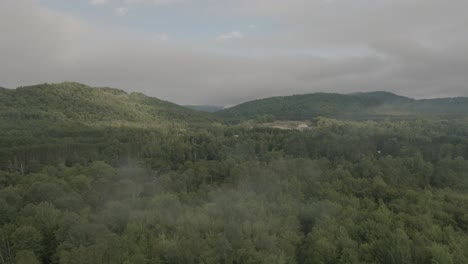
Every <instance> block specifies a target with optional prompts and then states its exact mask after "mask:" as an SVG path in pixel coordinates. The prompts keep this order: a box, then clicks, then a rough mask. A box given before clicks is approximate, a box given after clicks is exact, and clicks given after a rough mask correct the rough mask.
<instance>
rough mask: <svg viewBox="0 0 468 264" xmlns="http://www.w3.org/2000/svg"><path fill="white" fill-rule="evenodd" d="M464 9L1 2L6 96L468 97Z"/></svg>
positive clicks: (446, 4) (426, 0) (362, 0)
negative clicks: (29, 91) (108, 90)
mask: <svg viewBox="0 0 468 264" xmlns="http://www.w3.org/2000/svg"><path fill="white" fill-rule="evenodd" d="M467 14H468V1H466V0H450V1H447V0H0V86H2V87H7V88H15V87H18V86H26V85H32V84H38V83H45V82H47V83H55V82H63V81H74V82H80V83H84V84H87V85H90V86H95V87H104V86H105V87H114V88H120V89H123V90H125V91H128V92H143V93H145V94H147V95H150V96H154V97H158V98H161V99H165V100H169V101H173V102H176V103H179V104H210V105H234V104H237V103H240V102H244V101H248V100H252V99H256V98H264V97H271V96H282V95H292V94H302V93H313V92H338V93H352V92H358V91H360V92H365V91H389V92H394V93H397V94H400V95H405V96H410V97H414V98H434V97H453V96H468V34H467V33H466V32H467V29H468V15H467Z"/></svg>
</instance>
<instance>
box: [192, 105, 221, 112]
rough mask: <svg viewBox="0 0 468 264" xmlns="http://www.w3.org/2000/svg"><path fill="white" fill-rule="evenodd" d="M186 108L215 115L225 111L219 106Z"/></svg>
mask: <svg viewBox="0 0 468 264" xmlns="http://www.w3.org/2000/svg"><path fill="white" fill-rule="evenodd" d="M184 106H185V107H187V108H190V109H193V110H197V111H202V112H208V113H214V112H217V111H220V110H221V109H223V107H222V106H217V105H184Z"/></svg>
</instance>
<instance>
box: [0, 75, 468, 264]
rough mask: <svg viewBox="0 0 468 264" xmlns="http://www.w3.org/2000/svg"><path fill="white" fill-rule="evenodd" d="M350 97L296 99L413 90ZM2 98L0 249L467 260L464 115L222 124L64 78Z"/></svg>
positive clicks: (370, 99)
mask: <svg viewBox="0 0 468 264" xmlns="http://www.w3.org/2000/svg"><path fill="white" fill-rule="evenodd" d="M72 96H74V97H73V98H72ZM351 97H352V98H354V99H352V100H351V103H348V102H347V101H348V99H349V96H337V95H326V94H322V95H311V96H310V98H306V97H304V98H306V99H307V100H305V101H304V104H308V103H307V102H308V100H309V99H313V100H319V101H320V102H322V103H320V104H318V105H317V106H313V107H315V108H314V109H315V110H316V111H318V113H319V112H320V111H322V110H323V109H322V108H324V109H326V110H327V111H328V112H327V113H330V115H335V114H336V113H338V112H337V111H341V110H340V109H341V106H342V105H343V108H344V109H348V110H353V111H355V112H354V114H355V115H356V116H358V117H359V118H355V119H368V118H369V115H367V114H363V115H361V113H362V112H360V111H361V110H359V109H363V110H362V111H367V110H368V108H369V107H377V106H378V107H381V106H382V104H403V105H404V104H412V103H414V101H413V100H410V99H407V98H402V97H398V96H395V95H392V94H388V93H381V92H379V93H365V94H355V95H352V96H351ZM295 98H296V97H295ZM301 98H302V97H301V96H298V97H297V98H296V99H297V100H301ZM296 99H295V100H296ZM275 100H278V103H279V105H278V106H279V107H282V105H288V104H292V102H289V101H288V100H289V99H288V98H283V99H275ZM0 102H1V103H0V113H1V115H0V118H1V120H2V123H0V127H1V128H2V129H1V130H0V135H1V137H0V263H1V264H12V263H30V264H34V263H70V264H80V263H83V264H84V263H86V264H88V263H109V264H110V263H112V264H114V263H115V264H119V263H121V264H133V263H135V264H136V263H206V264H209V263H232V264H234V263H238V264H240V263H288V264H292V263H324V264H325V263H327V264H328V263H330V264H335V263H369V264H371V263H468V253H467V250H466V249H467V248H468V235H467V234H468V213H467V212H468V176H467V171H468V122H467V120H463V119H449V120H446V119H438V118H431V119H420V118H415V119H400V120H396V119H387V120H380V119H376V120H374V121H344V120H338V119H331V118H313V119H311V120H310V124H311V128H310V129H307V130H304V131H297V130H281V129H275V128H269V127H265V126H258V125H257V124H256V122H257V121H258V122H260V121H261V122H271V121H274V120H275V119H276V118H277V117H275V116H272V115H268V114H267V115H265V116H263V117H258V118H257V121H255V122H253V121H248V122H243V123H241V124H239V125H220V124H218V123H215V122H213V120H214V118H212V117H208V118H207V117H206V115H205V114H201V113H198V112H195V111H191V110H188V109H184V108H181V107H179V106H176V105H173V104H170V103H167V102H163V101H159V100H157V99H153V98H149V97H146V96H144V95H141V94H131V95H128V94H126V93H124V92H122V91H119V90H115V89H110V88H99V89H92V88H89V87H85V86H82V85H79V84H71V83H65V84H60V85H42V86H36V87H27V88H20V89H18V90H16V91H12V90H6V89H0ZM426 103H427V102H426ZM441 104H443V103H441ZM268 107H272V106H271V105H270V106H268ZM268 107H267V108H268ZM460 107H462V106H460ZM267 108H265V109H267ZM283 110H284V111H286V110H287V109H283ZM309 110H310V109H308V110H307V108H306V110H304V111H305V112H304V113H299V115H298V116H297V118H302V117H305V114H306V112H307V113H308V114H307V115H309V114H310V113H312V116H313V115H315V114H314V112H308V111H309ZM315 110H314V111H315ZM268 111H269V110H268ZM424 111H426V110H424ZM284 113H286V115H285V116H284V117H285V118H286V117H288V116H289V114H291V113H289V112H287V111H286V112H284ZM255 114H257V113H255ZM293 114H296V113H293ZM303 114H304V115H303ZM340 115H341V113H340ZM225 123H226V124H228V123H230V121H229V120H226V121H225Z"/></svg>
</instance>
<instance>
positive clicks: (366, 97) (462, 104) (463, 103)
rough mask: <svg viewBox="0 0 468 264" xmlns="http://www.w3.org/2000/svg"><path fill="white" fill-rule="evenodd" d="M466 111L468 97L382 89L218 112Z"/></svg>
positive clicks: (307, 115) (359, 115) (364, 114)
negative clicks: (425, 95)
mask: <svg viewBox="0 0 468 264" xmlns="http://www.w3.org/2000/svg"><path fill="white" fill-rule="evenodd" d="M466 114H468V98H465V97H457V98H440V99H421V100H416V99H413V98H409V97H404V96H400V95H396V94H393V93H390V92H382V91H378V92H360V93H352V94H337V93H312V94H302V95H292V96H279V97H270V98H265V99H258V100H253V101H250V102H246V103H242V104H239V105H236V106H234V107H231V108H227V109H224V110H221V111H218V112H216V115H218V116H220V117H223V118H230V119H252V118H257V117H262V116H263V117H269V118H270V119H277V120H306V119H311V118H314V117H317V116H325V117H334V118H344V119H381V118H387V117H388V118H395V117H405V116H416V115H426V116H427V115H437V116H445V117H448V116H454V115H455V116H456V115H466Z"/></svg>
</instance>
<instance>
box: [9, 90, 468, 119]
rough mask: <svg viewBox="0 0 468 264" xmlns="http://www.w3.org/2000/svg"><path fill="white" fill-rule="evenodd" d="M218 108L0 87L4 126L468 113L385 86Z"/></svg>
mask: <svg viewBox="0 0 468 264" xmlns="http://www.w3.org/2000/svg"><path fill="white" fill-rule="evenodd" d="M220 108H221V107H217V106H209V105H206V106H180V105H177V104H174V103H171V102H168V101H164V100H160V99H157V98H153V97H149V96H146V95H144V94H142V93H127V92H125V91H123V90H119V89H114V88H108V87H102V88H93V87H89V86H86V85H84V84H80V83H74V82H65V83H58V84H39V85H33V86H26V87H19V88H16V89H5V88H0V122H2V123H3V124H4V125H5V126H7V125H11V126H15V125H21V124H26V125H29V126H34V125H36V123H37V122H41V124H42V125H47V124H50V123H73V122H75V123H81V124H87V125H95V124H107V125H129V124H132V125H138V126H162V127H165V126H170V125H181V124H189V123H190V124H195V123H205V124H206V123H212V122H217V121H220V120H223V119H224V120H226V121H232V120H234V121H236V120H247V119H259V118H260V119H265V120H268V121H272V120H310V119H313V118H315V117H319V116H322V117H332V118H338V119H351V120H378V119H383V118H407V117H413V116H420V115H422V116H426V117H459V116H468V98H465V97H455V98H438V99H420V100H416V99H412V98H409V97H404V96H400V95H396V94H393V93H390V92H384V91H376V92H359V93H352V94H337V93H311V94H302V95H291V96H279V97H270V98H265V99H257V100H253V101H250V102H246V103H242V104H239V105H236V106H234V107H231V108H227V109H221V110H219V109H220ZM194 109H195V110H194ZM216 110H217V111H216ZM207 112H210V113H207ZM212 112H214V113H212ZM35 122H36V123H35Z"/></svg>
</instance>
